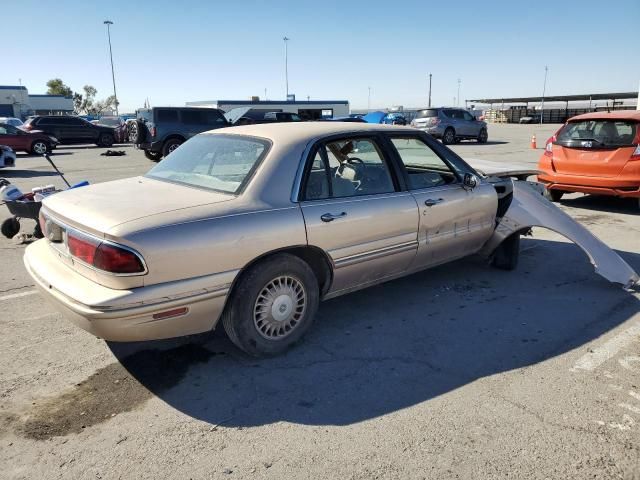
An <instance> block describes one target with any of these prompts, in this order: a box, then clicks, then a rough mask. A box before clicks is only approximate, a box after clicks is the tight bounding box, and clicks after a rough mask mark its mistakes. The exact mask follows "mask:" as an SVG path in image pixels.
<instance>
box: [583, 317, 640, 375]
mask: <svg viewBox="0 0 640 480" xmlns="http://www.w3.org/2000/svg"><path fill="white" fill-rule="evenodd" d="M638 336H640V323H636V324H635V325H632V326H631V327H629V328H627V329H626V330H624V331H622V332H620V333H619V334H618V335H616V336H615V337H613V338H612V339H610V340H608V341H606V342H605V343H604V344H603V345H601V346H599V347H596V348H594V349H593V350H591V351H590V352H589V353H586V354H584V355H583V356H582V357H580V358H579V359H578V361H577V362H576V363H575V364H574V365H573V368H571V371H572V372H575V371H578V370H586V371H588V372H589V371H592V370H595V369H596V368H598V367H599V366H600V365H602V364H603V363H604V362H606V361H607V360H609V359H610V358H613V357H614V356H615V355H616V354H617V353H618V352H619V351H620V350H622V349H623V348H625V347H626V346H627V345H629V344H630V343H631V342H633V341H634V340H636V337H638Z"/></svg>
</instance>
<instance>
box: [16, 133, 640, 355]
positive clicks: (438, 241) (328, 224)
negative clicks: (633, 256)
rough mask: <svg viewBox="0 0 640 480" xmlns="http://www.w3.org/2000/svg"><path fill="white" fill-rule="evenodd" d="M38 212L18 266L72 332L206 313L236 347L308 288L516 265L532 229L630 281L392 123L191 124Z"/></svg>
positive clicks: (145, 326)
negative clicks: (179, 136)
mask: <svg viewBox="0 0 640 480" xmlns="http://www.w3.org/2000/svg"><path fill="white" fill-rule="evenodd" d="M519 175H520V176H522V172H519ZM525 176H526V174H525ZM40 221H41V226H42V230H43V232H44V234H45V238H44V239H42V240H39V241H37V242H35V243H33V244H32V245H30V246H29V247H28V248H27V250H26V253H25V265H26V267H27V270H28V271H29V273H30V274H31V276H32V277H33V278H34V280H35V283H36V284H37V285H38V286H39V288H40V290H41V291H42V293H43V295H45V296H46V297H48V298H49V299H50V300H51V301H52V302H53V303H54V305H56V307H57V308H59V309H60V310H61V311H62V312H64V314H65V315H66V316H67V317H68V318H69V319H70V320H71V321H73V322H75V323H76V324H77V325H79V326H80V327H81V328H84V329H86V330H88V331H89V332H91V333H93V334H95V335H97V336H99V337H102V338H104V339H107V340H113V341H133V340H148V339H159V338H168V337H175V336H181V335H188V334H194V333H199V332H205V331H209V330H212V329H213V328H215V326H216V324H217V323H218V322H219V321H220V320H222V323H223V325H224V328H225V330H226V332H227V334H228V336H229V338H230V339H231V340H232V341H233V342H234V343H235V344H236V345H237V346H238V347H240V348H241V349H242V350H244V351H246V352H248V353H249V354H252V355H269V354H276V353H279V352H281V351H283V350H285V349H286V348H288V347H289V346H290V345H292V344H293V343H294V342H296V341H297V340H299V339H300V338H301V337H302V335H303V334H304V333H305V332H306V331H307V330H308V329H309V327H310V326H311V324H312V322H313V319H314V316H315V314H316V310H317V309H318V304H319V302H320V300H323V299H329V298H333V297H337V296H339V295H343V294H345V293H349V292H352V291H354V290H358V289H361V288H365V287H368V286H371V285H374V284H378V283H381V282H384V281H388V280H392V279H394V278H398V277H400V276H403V275H407V274H410V273H412V272H416V271H418V270H423V269H426V268H429V267H433V266H435V265H439V264H443V263H446V262H450V261H452V260H455V259H458V258H460V257H464V256H467V255H472V254H481V255H484V256H485V257H487V258H488V259H490V261H491V263H492V264H493V265H494V266H495V267H498V268H503V269H514V268H515V267H516V264H517V260H518V251H519V240H520V235H521V234H523V233H527V232H529V231H530V229H531V227H532V226H544V227H548V228H551V229H553V230H555V231H557V232H559V233H561V234H563V235H565V236H567V237H568V238H570V239H571V240H573V241H574V242H576V243H577V244H578V245H579V246H580V247H582V248H583V249H584V250H585V251H586V252H587V253H588V255H589V258H590V259H591V261H592V262H593V263H594V265H595V266H596V269H597V271H598V273H600V274H602V275H603V276H605V277H606V278H607V279H609V280H611V281H613V282H617V283H620V284H622V285H623V286H630V285H632V284H634V283H635V282H637V281H638V276H637V275H636V273H635V272H634V271H633V270H632V269H631V268H630V267H629V266H628V265H627V264H626V263H625V262H624V261H623V260H622V259H621V258H620V257H619V256H618V255H617V254H615V253H614V252H613V251H611V250H610V249H609V248H607V247H606V246H605V245H604V244H602V242H600V241H599V240H597V239H596V238H595V237H593V236H592V235H591V234H590V233H589V232H588V231H587V230H585V229H584V228H582V227H581V226H580V225H578V224H577V223H576V222H574V221H573V220H572V219H571V218H570V217H568V216H567V215H565V214H564V213H562V212H561V211H560V210H559V209H558V208H556V207H555V206H554V205H552V204H551V203H549V202H548V201H546V200H545V199H544V198H543V197H542V195H541V194H540V191H539V190H538V189H537V188H536V185H535V184H530V183H528V182H524V181H516V180H514V179H512V178H510V176H509V173H508V172H507V173H506V174H505V175H500V173H499V172H494V173H492V174H487V175H484V174H482V173H480V172H478V171H476V170H474V169H473V168H472V167H471V166H469V165H468V164H467V163H465V162H464V161H463V160H462V159H461V158H460V157H458V156H457V155H456V154H455V153H453V152H452V151H451V150H449V149H448V148H447V147H445V146H443V145H442V144H440V143H439V142H436V141H435V140H433V139H432V138H431V137H430V136H429V135H427V134H425V133H424V132H420V131H417V130H416V129H413V128H405V127H397V126H385V125H368V124H358V123H338V122H307V123H298V124H262V125H250V126H243V127H232V128H225V129H219V130H215V131H212V132H209V133H203V134H200V135H197V136H195V137H194V138H192V139H191V140H189V141H188V142H185V143H184V144H183V145H182V146H180V147H179V148H178V149H177V150H175V151H174V152H173V153H172V154H171V155H169V156H168V157H167V158H166V159H165V160H163V161H162V162H160V163H159V164H158V165H157V166H155V167H154V168H153V169H151V170H150V171H149V172H148V173H147V174H146V175H144V176H141V177H134V178H128V179H124V180H118V181H114V182H107V183H102V184H97V185H93V186H89V187H84V188H79V189H74V190H69V191H66V192H62V193H58V194H56V195H53V196H50V197H48V198H47V199H46V200H45V201H44V202H43V207H42V210H41V218H40Z"/></svg>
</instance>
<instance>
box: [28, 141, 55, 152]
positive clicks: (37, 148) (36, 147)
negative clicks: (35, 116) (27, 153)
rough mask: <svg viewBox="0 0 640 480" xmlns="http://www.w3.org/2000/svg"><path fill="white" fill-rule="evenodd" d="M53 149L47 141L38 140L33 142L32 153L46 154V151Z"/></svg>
mask: <svg viewBox="0 0 640 480" xmlns="http://www.w3.org/2000/svg"><path fill="white" fill-rule="evenodd" d="M49 151H51V149H50V148H49V145H48V144H47V142H44V141H42V140H36V141H35V142H33V143H32V144H31V153H33V154H34V155H44V154H45V153H47V152H49Z"/></svg>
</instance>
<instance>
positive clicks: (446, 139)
mask: <svg viewBox="0 0 640 480" xmlns="http://www.w3.org/2000/svg"><path fill="white" fill-rule="evenodd" d="M455 141H456V132H455V130H454V129H453V128H451V127H449V128H447V129H446V130H445V131H444V134H443V135H442V143H444V144H445V145H451V144H452V143H454V142H455Z"/></svg>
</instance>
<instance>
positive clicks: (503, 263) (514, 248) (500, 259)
mask: <svg viewBox="0 0 640 480" xmlns="http://www.w3.org/2000/svg"><path fill="white" fill-rule="evenodd" d="M519 258H520V234H519V233H514V234H513V235H511V236H510V237H508V238H507V239H506V240H505V241H504V242H502V243H501V244H500V245H499V246H498V248H496V251H495V252H494V253H493V258H492V259H491V265H492V266H494V267H495V268H499V269H500V270H514V269H515V268H516V267H517V266H518V259H519Z"/></svg>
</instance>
